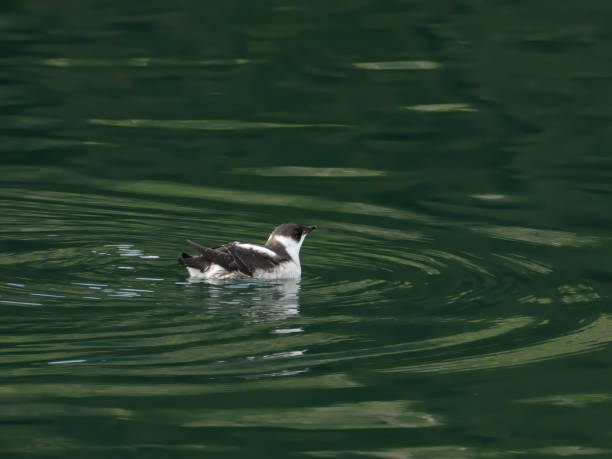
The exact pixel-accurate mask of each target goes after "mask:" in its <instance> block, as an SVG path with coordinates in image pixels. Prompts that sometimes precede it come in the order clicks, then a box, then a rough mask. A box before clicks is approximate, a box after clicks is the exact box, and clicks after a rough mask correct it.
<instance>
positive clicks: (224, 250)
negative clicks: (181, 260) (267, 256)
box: [187, 240, 246, 274]
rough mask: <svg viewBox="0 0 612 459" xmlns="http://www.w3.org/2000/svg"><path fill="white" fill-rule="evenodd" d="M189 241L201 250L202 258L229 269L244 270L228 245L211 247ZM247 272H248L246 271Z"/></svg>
mask: <svg viewBox="0 0 612 459" xmlns="http://www.w3.org/2000/svg"><path fill="white" fill-rule="evenodd" d="M187 243H188V244H189V245H190V246H192V247H194V248H195V249H197V250H198V252H200V254H201V255H200V257H197V258H200V259H203V260H205V261H206V262H208V263H215V264H217V265H219V266H221V267H223V268H224V269H226V270H228V271H241V272H244V271H243V270H242V269H241V267H240V265H239V263H237V261H236V259H235V257H234V255H233V254H232V253H230V251H229V250H228V245H223V246H221V247H217V248H216V249H211V248H210V247H204V246H203V245H200V244H198V243H197V242H193V241H189V240H188V241H187ZM245 274H246V272H245Z"/></svg>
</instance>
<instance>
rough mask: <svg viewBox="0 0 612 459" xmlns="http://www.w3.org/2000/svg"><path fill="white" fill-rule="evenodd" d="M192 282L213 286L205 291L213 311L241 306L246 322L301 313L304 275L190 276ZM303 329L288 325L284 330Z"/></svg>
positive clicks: (295, 315)
mask: <svg viewBox="0 0 612 459" xmlns="http://www.w3.org/2000/svg"><path fill="white" fill-rule="evenodd" d="M189 283H190V284H193V285H198V284H200V285H206V286H208V287H209V288H208V289H206V291H205V292H202V296H203V297H204V298H206V305H207V308H208V310H209V311H211V312H213V313H215V312H217V311H220V310H221V311H222V310H224V309H227V308H228V307H232V309H234V308H237V309H236V310H238V311H240V314H241V316H242V317H243V318H244V319H245V322H246V323H257V322H262V321H268V320H283V319H288V318H294V317H297V316H299V313H300V297H299V293H300V279H280V280H274V281H263V280H259V279H248V280H238V281H223V280H189ZM299 331H301V330H300V329H296V330H292V329H287V330H284V333H285V334H286V333H293V332H299ZM277 333H283V332H281V331H277Z"/></svg>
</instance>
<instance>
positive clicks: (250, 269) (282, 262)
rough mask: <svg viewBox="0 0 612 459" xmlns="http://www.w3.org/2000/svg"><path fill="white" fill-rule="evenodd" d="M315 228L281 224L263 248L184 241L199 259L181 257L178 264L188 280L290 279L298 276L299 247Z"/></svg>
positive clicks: (252, 245) (195, 257)
mask: <svg viewBox="0 0 612 459" xmlns="http://www.w3.org/2000/svg"><path fill="white" fill-rule="evenodd" d="M316 228H317V227H316V226H300V225H297V224H295V223H283V224H282V225H279V226H277V227H276V228H275V229H274V231H272V233H271V234H270V237H268V241H267V242H266V244H265V245H258V244H245V243H243V242H237V241H235V242H230V243H229V244H225V245H222V246H221V247H217V248H215V249H211V248H209V247H204V246H202V245H200V244H198V243H196V242H193V241H187V243H188V244H189V245H191V246H192V247H194V248H196V249H197V250H198V252H200V255H196V256H193V255H189V254H187V253H184V252H183V253H182V254H181V258H179V263H180V264H182V265H183V266H185V267H186V268H187V271H188V272H189V275H190V276H191V277H192V278H198V279H239V278H245V277H255V278H260V279H294V278H298V277H300V276H301V274H302V268H301V266H300V247H302V243H303V242H304V239H305V238H306V236H307V235H308V233H310V232H311V231H313V230H315V229H316Z"/></svg>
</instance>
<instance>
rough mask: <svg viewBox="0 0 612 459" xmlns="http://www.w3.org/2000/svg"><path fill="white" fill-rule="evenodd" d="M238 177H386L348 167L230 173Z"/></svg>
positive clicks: (287, 168)
mask: <svg viewBox="0 0 612 459" xmlns="http://www.w3.org/2000/svg"><path fill="white" fill-rule="evenodd" d="M228 173H230V174H237V175H259V176H262V177H324V178H351V177H380V176H383V175H386V172H384V171H377V170H372V169H357V168H347V167H298V166H285V167H265V168H264V167H262V168H257V167H255V168H245V167H242V168H236V169H231V170H229V171H228Z"/></svg>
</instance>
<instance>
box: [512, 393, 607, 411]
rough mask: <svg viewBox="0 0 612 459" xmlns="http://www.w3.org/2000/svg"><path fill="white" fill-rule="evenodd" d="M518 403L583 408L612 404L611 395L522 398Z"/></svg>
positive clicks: (562, 395) (564, 395) (563, 395)
mask: <svg viewBox="0 0 612 459" xmlns="http://www.w3.org/2000/svg"><path fill="white" fill-rule="evenodd" d="M518 402H521V403H535V404H538V405H553V406H569V407H576V408H583V407H587V406H590V405H595V404H600V403H610V402H612V394H561V395H550V396H545V397H533V398H524V399H521V400H518Z"/></svg>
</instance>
